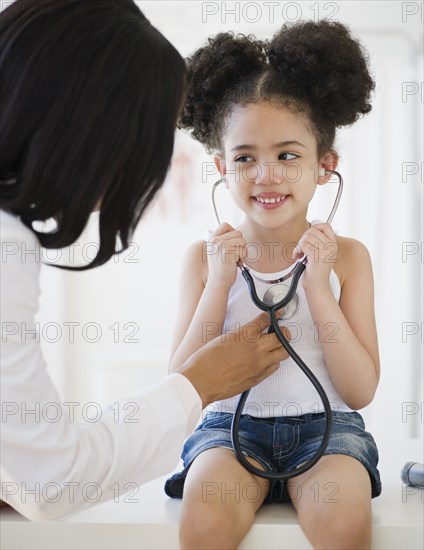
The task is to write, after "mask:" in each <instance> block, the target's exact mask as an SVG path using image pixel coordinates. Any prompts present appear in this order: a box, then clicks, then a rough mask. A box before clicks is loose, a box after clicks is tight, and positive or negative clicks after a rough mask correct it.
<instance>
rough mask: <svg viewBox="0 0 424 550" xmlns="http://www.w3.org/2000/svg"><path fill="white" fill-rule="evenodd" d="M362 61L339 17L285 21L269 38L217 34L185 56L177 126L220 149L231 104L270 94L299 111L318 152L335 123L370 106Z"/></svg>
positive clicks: (328, 142) (354, 117)
mask: <svg viewBox="0 0 424 550" xmlns="http://www.w3.org/2000/svg"><path fill="white" fill-rule="evenodd" d="M367 64H368V63H367V55H366V52H365V51H364V50H363V48H362V46H361V45H360V43H359V42H358V41H357V40H355V39H353V38H352V37H351V36H350V33H349V30H348V29H347V27H345V26H344V25H342V24H341V23H338V22H330V21H325V20H323V21H319V22H317V23H315V22H310V21H306V22H299V23H296V24H294V25H285V26H283V27H282V29H281V30H280V31H279V32H278V33H277V34H275V36H274V37H273V38H272V40H270V41H261V40H256V39H255V37H254V36H252V35H249V36H245V35H242V34H238V35H234V33H232V32H227V33H220V34H218V35H216V36H215V37H213V38H209V39H208V42H207V44H206V45H205V46H204V47H202V48H200V49H198V50H197V51H196V52H195V53H194V54H193V56H192V57H191V58H189V59H188V60H187V68H188V97H187V102H186V104H185V108H184V112H183V114H182V117H181V119H180V121H179V126H180V127H181V128H184V129H188V130H190V131H191V134H192V136H193V137H194V138H195V139H196V140H198V141H199V142H200V143H202V144H203V145H205V147H206V149H207V151H208V152H212V151H214V150H218V151H222V137H223V133H224V131H225V125H226V122H227V121H228V117H229V116H230V115H231V113H232V110H233V108H234V107H236V106H245V105H248V104H252V103H256V102H259V101H269V102H273V103H275V104H277V105H284V106H286V107H287V108H289V109H290V110H291V111H293V112H298V113H303V114H304V115H306V117H307V119H308V120H309V122H310V127H311V130H312V132H313V134H314V136H315V138H316V140H317V149H318V151H317V153H318V156H321V155H323V154H324V153H326V152H328V151H329V150H330V149H331V148H332V146H333V143H334V139H335V132H336V128H337V127H339V126H345V125H350V124H352V123H354V122H355V121H356V120H357V119H358V118H359V116H360V115H361V114H366V113H368V112H369V111H370V110H371V104H370V95H371V92H372V90H373V89H374V87H375V84H374V81H373V79H372V77H371V75H370V72H369V70H368V66H367Z"/></svg>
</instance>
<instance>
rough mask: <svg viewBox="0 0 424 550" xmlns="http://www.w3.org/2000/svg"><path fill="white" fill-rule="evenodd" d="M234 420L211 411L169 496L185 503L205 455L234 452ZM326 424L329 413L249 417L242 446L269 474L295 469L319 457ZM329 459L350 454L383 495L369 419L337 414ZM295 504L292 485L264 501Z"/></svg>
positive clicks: (274, 484) (280, 486)
mask: <svg viewBox="0 0 424 550" xmlns="http://www.w3.org/2000/svg"><path fill="white" fill-rule="evenodd" d="M232 418H233V415H232V414H229V413H219V412H210V413H208V414H207V415H206V417H205V419H204V420H203V422H202V423H201V424H200V425H199V426H198V427H197V428H196V430H195V432H194V433H193V434H192V435H191V436H190V437H189V438H188V439H187V440H186V442H185V445H184V449H183V452H182V455H181V457H182V459H183V462H184V469H183V470H182V471H181V472H179V473H177V474H175V475H173V476H172V477H171V478H170V479H168V480H167V481H166V483H165V492H166V494H167V495H168V496H170V497H173V498H182V496H183V489H184V481H185V478H186V475H187V472H188V470H189V468H190V466H191V464H192V462H193V460H194V459H195V458H196V457H197V456H198V455H199V454H200V453H202V452H203V451H206V450H207V449H212V448H214V447H224V448H228V449H232V445H231V422H232ZM325 423H326V420H325V413H309V414H304V415H302V416H279V417H273V418H256V417H252V416H250V415H248V414H244V415H242V416H241V418H240V431H239V438H240V446H241V448H242V450H243V453H244V454H245V455H247V456H250V457H252V458H254V459H255V460H257V462H259V464H261V465H262V466H263V468H265V470H272V471H274V472H286V471H290V470H294V469H295V468H297V467H298V466H300V465H301V464H303V463H304V462H306V461H308V460H310V459H311V458H313V457H314V455H315V454H316V451H317V449H318V447H319V445H320V443H321V441H322V437H323V434H324V431H325ZM324 454H325V455H331V454H344V455H349V456H352V457H353V458H356V459H357V460H359V462H361V463H362V464H363V465H364V466H365V468H366V469H367V471H368V473H369V476H370V481H371V488H372V498H374V497H377V496H378V495H379V494H380V493H381V481H380V474H379V472H378V470H377V463H378V450H377V446H376V444H375V441H374V439H373V437H372V435H371V434H370V433H369V432H367V431H365V424H364V420H363V418H362V416H361V415H360V414H359V413H357V412H339V411H333V422H332V429H331V435H330V440H329V442H328V446H327V449H326V450H325V452H324ZM289 501H290V497H289V495H288V493H287V490H286V482H285V481H271V483H270V489H269V493H268V495H267V497H266V499H265V501H264V502H289Z"/></svg>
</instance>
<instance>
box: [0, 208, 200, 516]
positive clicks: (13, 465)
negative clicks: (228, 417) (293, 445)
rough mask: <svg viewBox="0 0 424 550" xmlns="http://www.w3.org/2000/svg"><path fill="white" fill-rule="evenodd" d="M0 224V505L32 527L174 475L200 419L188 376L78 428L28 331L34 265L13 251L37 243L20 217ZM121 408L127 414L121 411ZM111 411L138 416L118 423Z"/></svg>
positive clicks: (0, 214)
mask: <svg viewBox="0 0 424 550" xmlns="http://www.w3.org/2000/svg"><path fill="white" fill-rule="evenodd" d="M0 218H1V220H0V221H1V234H0V237H1V246H2V258H1V282H0V284H1V328H2V335H1V379H0V388H1V407H2V412H1V415H2V416H1V423H0V429H1V449H0V451H1V455H0V458H1V492H0V498H1V499H2V500H4V501H5V502H7V503H9V504H10V505H11V506H13V508H15V509H16V510H18V511H19V512H20V513H21V514H23V515H24V516H26V517H27V518H29V519H31V520H37V521H38V520H51V519H57V518H61V517H64V516H65V515H68V514H69V513H74V512H79V511H81V510H83V509H85V508H88V507H90V506H93V505H94V504H97V503H100V502H105V501H107V500H111V499H116V498H117V496H118V495H119V494H123V493H125V492H128V491H134V489H135V488H136V487H138V486H140V485H141V484H142V483H145V482H147V481H149V480H151V479H153V478H155V477H158V476H160V475H163V474H165V473H167V472H170V471H171V470H172V469H173V468H175V466H176V465H177V462H178V459H179V456H180V453H181V450H182V446H183V442H184V439H185V438H186V437H187V436H188V435H189V434H190V433H191V432H192V431H193V429H194V427H195V425H196V423H197V421H198V420H199V417H200V414H201V400H200V397H199V395H198V393H197V392H196V390H195V389H194V387H193V386H192V384H191V383H190V382H189V381H188V380H187V378H185V377H184V376H182V375H179V374H172V375H171V376H168V377H167V378H166V379H165V380H163V381H162V382H161V383H159V384H157V385H156V386H153V387H150V388H147V389H145V390H140V391H138V392H136V393H134V394H132V395H130V396H128V399H126V400H123V401H122V402H121V403H120V405H119V407H118V406H117V405H114V406H113V407H112V408H111V409H109V408H108V407H106V408H105V409H104V410H102V411H101V415H98V414H97V415H96V418H97V417H99V418H98V419H97V420H96V421H95V422H85V423H79V422H77V421H76V420H75V418H73V410H72V408H71V407H69V406H65V405H64V404H63V403H62V401H61V399H60V397H59V394H58V392H57V390H56V388H55V387H54V385H53V383H52V381H51V379H50V377H49V375H48V373H47V371H46V365H45V361H44V359H43V356H42V353H41V350H40V344H39V342H38V341H37V340H38V338H37V337H36V334H35V333H34V332H31V329H32V328H34V325H35V321H34V316H35V313H36V311H37V308H38V296H39V272H40V262H39V261H37V258H36V257H35V255H34V254H27V255H24V257H22V251H25V250H26V251H29V250H34V248H35V246H36V245H38V246H39V244H38V241H37V239H36V237H35V236H34V234H33V233H32V232H31V231H30V230H29V229H28V228H26V227H25V226H24V225H23V224H22V222H21V221H20V220H19V218H17V217H15V216H12V215H11V214H9V213H6V212H4V211H1V210H0ZM126 403H131V408H128V409H124V406H125V404H126ZM121 406H122V409H121V408H120V407H121ZM119 410H121V411H123V410H127V411H131V412H132V413H133V412H134V411H135V410H137V412H136V413H135V414H132V415H131V420H132V421H131V422H127V421H125V419H127V418H128V415H125V414H119ZM31 411H33V412H32V413H31ZM61 413H62V414H61ZM49 419H54V420H55V421H54V422H51V421H49Z"/></svg>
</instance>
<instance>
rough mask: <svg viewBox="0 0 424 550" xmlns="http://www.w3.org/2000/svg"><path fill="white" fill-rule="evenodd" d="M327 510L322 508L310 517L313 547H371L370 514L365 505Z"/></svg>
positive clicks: (340, 549)
mask: <svg viewBox="0 0 424 550" xmlns="http://www.w3.org/2000/svg"><path fill="white" fill-rule="evenodd" d="M326 506H328V504H327V505H326ZM335 506H337V504H336V505H335ZM321 508H322V507H321ZM328 512H329V511H328V510H325V509H324V510H321V513H316V514H313V515H312V517H311V520H312V521H311V526H310V536H311V542H312V543H313V545H314V548H322V549H324V548H328V549H330V548H332V549H337V550H343V549H349V550H351V549H352V548H355V550H359V549H366V548H368V549H369V548H370V547H371V514H370V512H369V510H368V508H367V507H363V506H357V507H354V508H345V509H334V510H333V511H331V513H328Z"/></svg>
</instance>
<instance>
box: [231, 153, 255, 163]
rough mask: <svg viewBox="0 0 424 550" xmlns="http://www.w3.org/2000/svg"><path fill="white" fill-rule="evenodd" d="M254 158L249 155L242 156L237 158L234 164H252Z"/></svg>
mask: <svg viewBox="0 0 424 550" xmlns="http://www.w3.org/2000/svg"><path fill="white" fill-rule="evenodd" d="M251 160H253V159H252V157H249V156H248V155H242V156H241V157H237V158H236V159H235V161H234V162H250V161H251Z"/></svg>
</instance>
